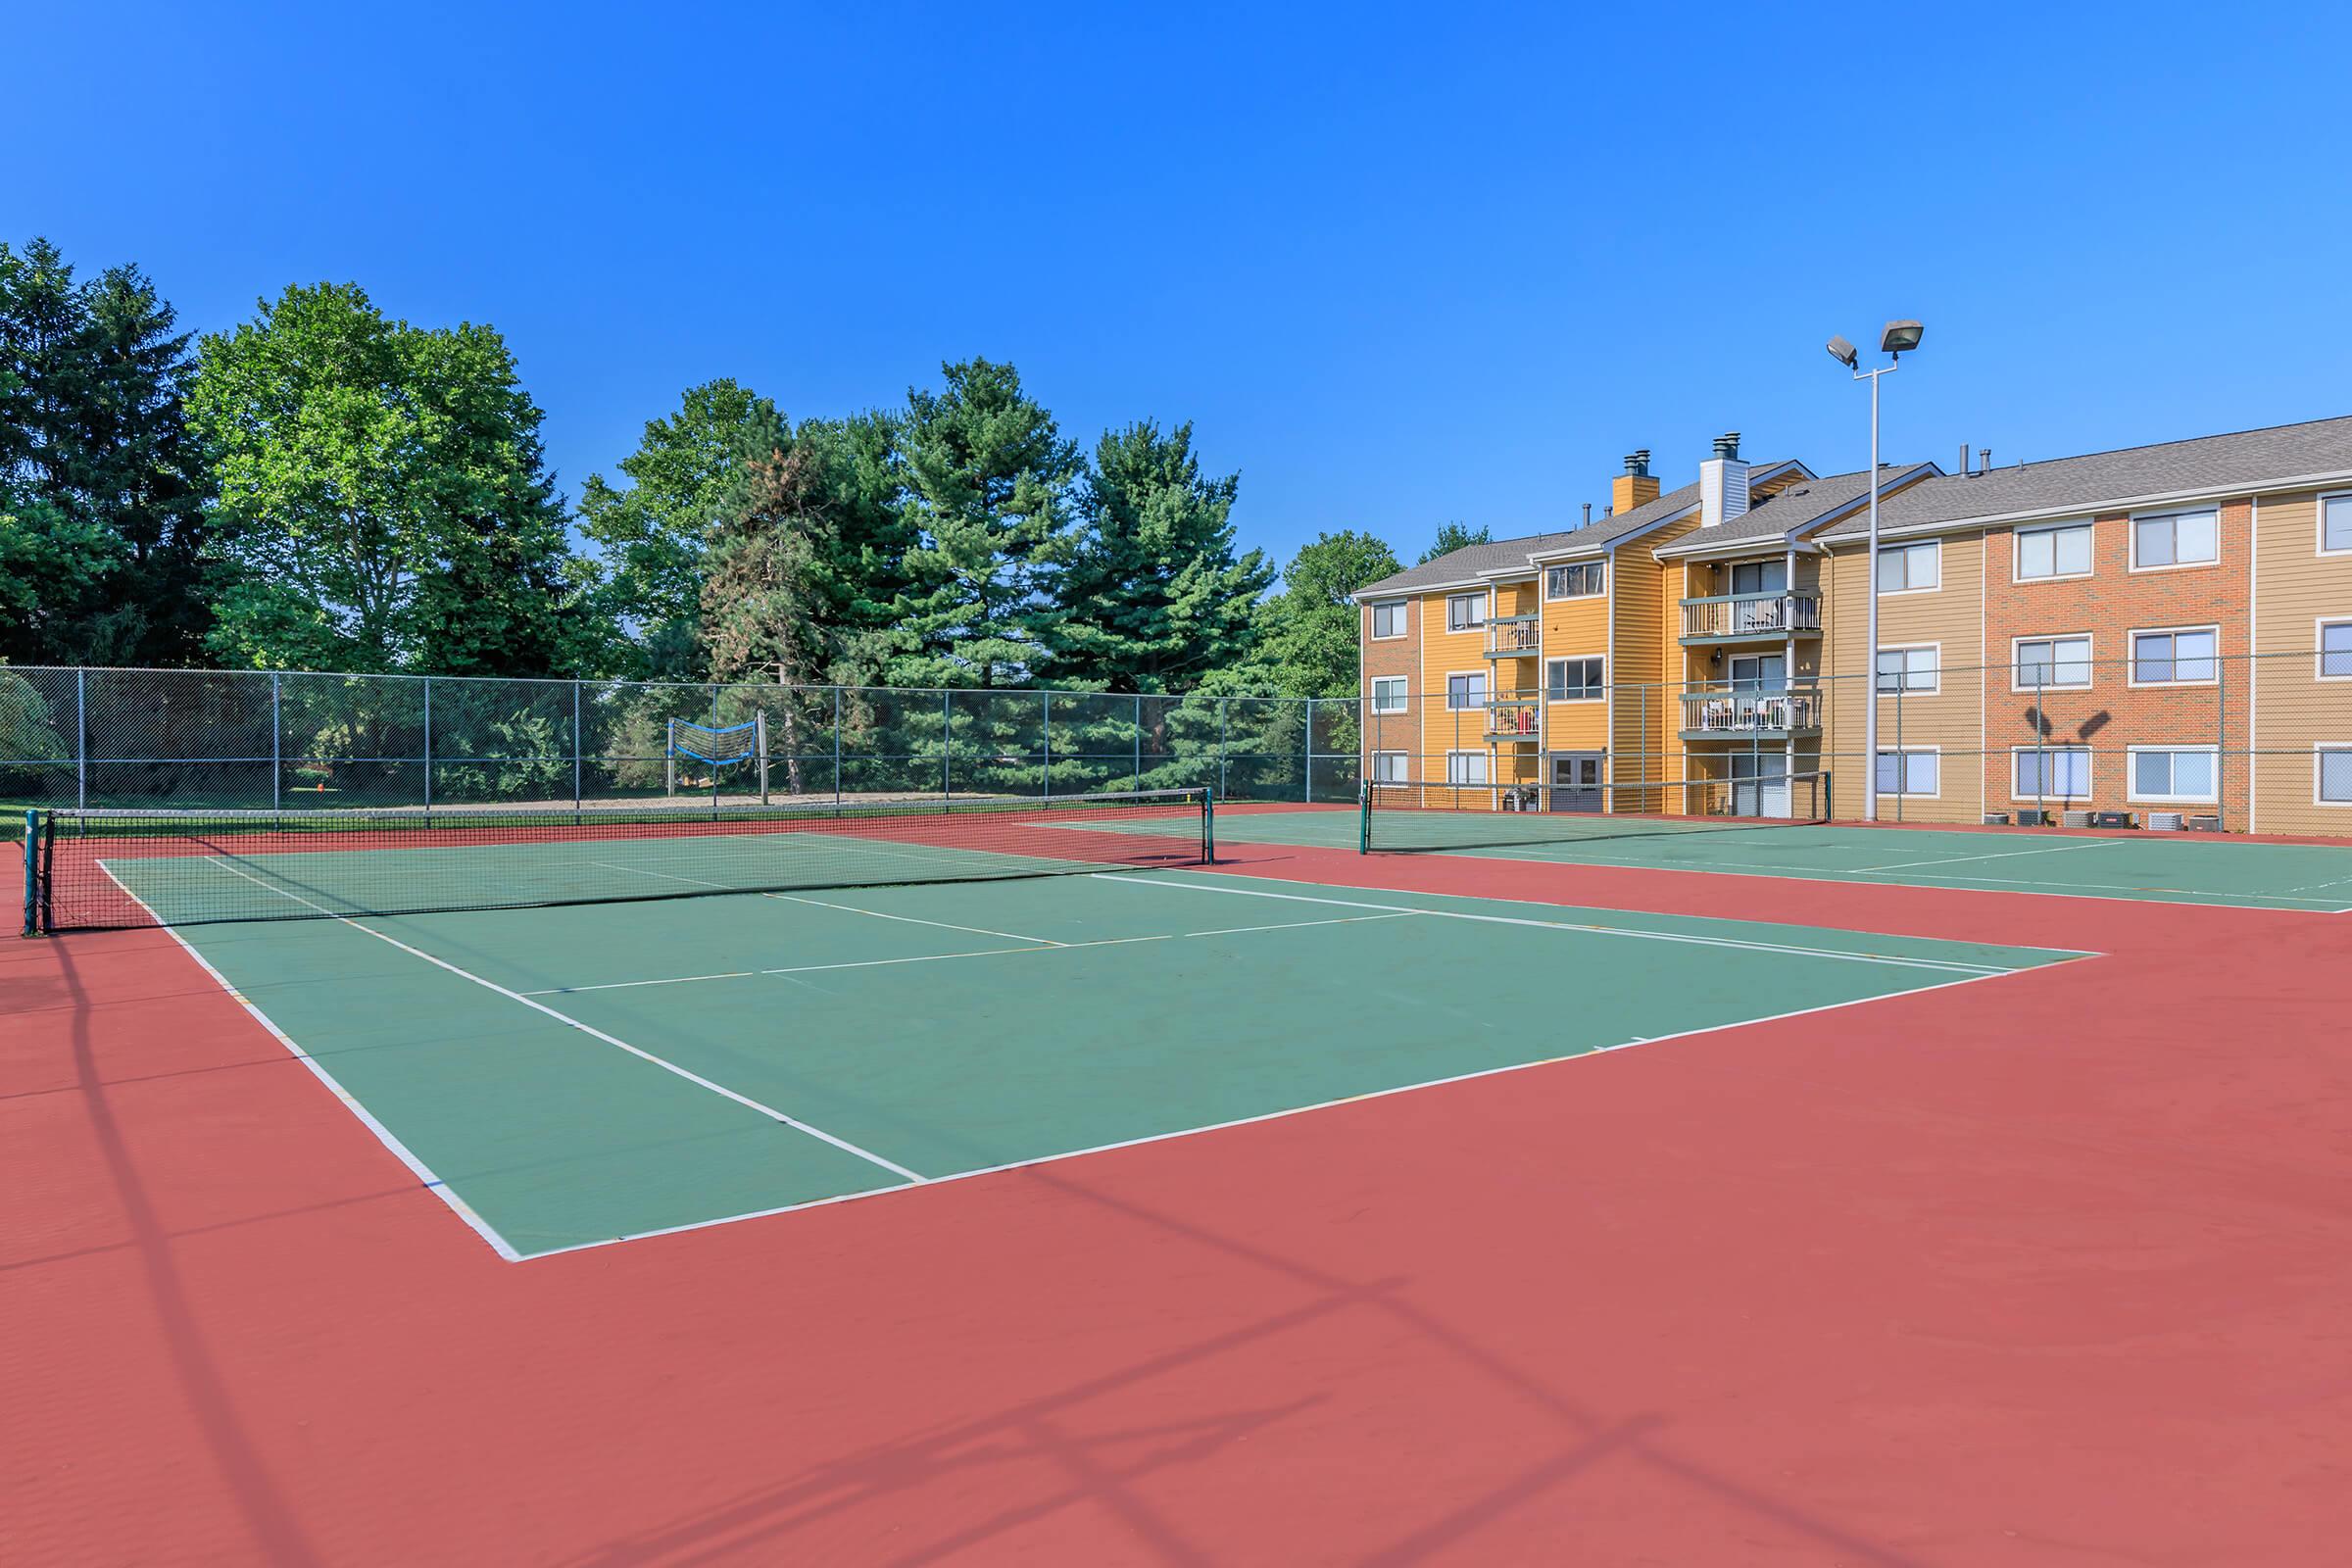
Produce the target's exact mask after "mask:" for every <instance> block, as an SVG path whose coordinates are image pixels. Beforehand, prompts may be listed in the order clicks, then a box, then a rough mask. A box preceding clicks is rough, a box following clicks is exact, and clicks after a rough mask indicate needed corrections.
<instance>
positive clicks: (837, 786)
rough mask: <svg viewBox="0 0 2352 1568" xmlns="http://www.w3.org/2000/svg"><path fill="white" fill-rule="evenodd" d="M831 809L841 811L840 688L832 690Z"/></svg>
mask: <svg viewBox="0 0 2352 1568" xmlns="http://www.w3.org/2000/svg"><path fill="white" fill-rule="evenodd" d="M833 809H835V810H839V809H841V688H840V687H838V686H836V687H834V688H833Z"/></svg>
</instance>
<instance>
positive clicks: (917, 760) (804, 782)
mask: <svg viewBox="0 0 2352 1568" xmlns="http://www.w3.org/2000/svg"><path fill="white" fill-rule="evenodd" d="M673 720H676V721H682V722H684V723H688V724H693V725H700V726H706V727H710V728H722V727H725V726H729V725H736V724H745V723H751V722H753V721H755V720H758V721H759V723H760V728H761V729H762V730H763V731H764V734H765V737H766V741H765V749H764V750H763V751H762V752H760V754H759V755H758V756H757V757H753V758H747V759H746V760H744V761H743V762H741V763H730V764H728V765H725V766H720V767H711V766H708V765H706V764H703V763H700V762H697V761H694V760H691V759H685V758H680V757H678V756H675V755H673V753H672V752H671V749H670V744H669V736H670V734H671V724H672V721H673ZM1359 741H1360V737H1359V731H1358V727H1357V720H1356V705H1355V704H1354V703H1353V702H1349V701H1345V700H1339V701H1327V700H1321V699H1302V698H1256V697H1166V696H1133V695H1119V694H1111V693H1103V692H1079V691H1048V690H1018V691H1005V690H975V689H964V688H955V689H946V690H935V689H934V690H915V689H907V688H881V687H859V686H784V685H776V684H768V683H741V684H678V683H659V682H637V681H566V680H502V679H485V678H474V677H464V676H413V675H338V674H320V673H314V672H308V671H303V672H295V671H269V670H177V669H107V668H75V667H57V666H0V802H6V803H10V804H14V805H19V806H53V807H66V806H72V807H77V808H91V807H134V808H135V807H166V808H237V809H274V810H289V811H290V810H299V809H310V808H320V807H342V808H349V807H354V806H427V807H441V806H447V807H452V808H456V807H462V806H466V805H515V804H528V803H540V802H564V803H571V804H575V805H585V804H589V803H595V802H621V801H639V800H646V799H650V798H658V797H662V796H664V795H666V794H669V793H671V792H673V791H676V792H690V793H695V794H699V795H704V796H710V797H713V798H720V799H746V798H751V799H756V798H759V796H760V780H761V776H762V774H764V775H765V778H766V781H767V792H768V793H769V794H771V795H774V796H779V797H784V798H795V797H800V798H810V797H823V798H830V799H832V800H836V801H845V800H853V799H926V798H931V799H938V798H953V797H957V796H965V795H1037V796H1053V795H1064V794H1089V793H1097V792H1102V791H1108V790H1132V789H1160V788H1191V787H1200V786H1208V787H1212V788H1214V789H1215V790H1216V791H1217V793H1218V794H1219V795H1221V796H1225V797H1227V798H1229V799H1235V800H1255V801H1297V802H1304V803H1330V802H1348V801H1352V800H1354V799H1355V797H1356V793H1357V782H1358V753H1359V751H1360V744H1359Z"/></svg>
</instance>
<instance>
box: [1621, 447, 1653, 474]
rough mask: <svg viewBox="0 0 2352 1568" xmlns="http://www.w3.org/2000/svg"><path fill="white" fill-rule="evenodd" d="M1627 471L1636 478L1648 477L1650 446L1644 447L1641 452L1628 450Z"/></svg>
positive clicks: (1626, 458) (1626, 456) (1626, 457)
mask: <svg viewBox="0 0 2352 1568" xmlns="http://www.w3.org/2000/svg"><path fill="white" fill-rule="evenodd" d="M1625 471H1626V472H1628V473H1630V474H1632V475H1634V476H1635V477H1636V478H1646V477H1648V474H1649V448H1647V447H1643V448H1642V450H1641V451H1639V452H1628V453H1627V454H1626V455H1625Z"/></svg>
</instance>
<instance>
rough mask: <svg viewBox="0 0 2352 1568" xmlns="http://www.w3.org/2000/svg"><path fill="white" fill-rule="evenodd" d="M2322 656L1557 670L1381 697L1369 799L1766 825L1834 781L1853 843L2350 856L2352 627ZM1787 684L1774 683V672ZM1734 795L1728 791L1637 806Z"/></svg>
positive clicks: (2166, 643)
mask: <svg viewBox="0 0 2352 1568" xmlns="http://www.w3.org/2000/svg"><path fill="white" fill-rule="evenodd" d="M2325 630H2326V631H2327V638H2326V640H2324V641H2323V642H2322V643H2321V644H2320V645H2318V646H2314V647H2309V648H2303V649H2298V650H2296V651H2294V652H2287V653H2271V654H2261V655H2254V656H2246V655H2232V656H2227V657H2225V656H2223V655H2221V654H2220V653H2219V652H2218V651H2217V641H2218V639H2217V638H2216V636H2215V635H2214V634H2213V633H2212V632H2211V631H2209V630H2193V629H2192V630H2190V631H2183V632H2141V633H2134V634H2133V635H2132V638H2131V648H2130V650H2129V651H2128V653H2126V654H2125V655H2123V656H2121V657H2117V656H2114V655H2112V654H2111V655H2109V656H2108V657H2105V658H2099V657H2094V651H2093V646H2092V641H2091V639H2089V638H2086V637H2050V638H2037V639H2023V640H2020V641H2019V642H2018V643H2017V645H2016V647H2015V649H2014V650H2013V656H2014V657H2013V658H2012V660H2011V661H2010V662H2006V663H2000V664H1991V663H1978V664H1966V665H1950V666H1947V665H1944V664H1943V663H1942V662H1941V660H1940V650H1939V649H1938V648H1936V647H1934V646H1933V645H1929V646H1922V647H1913V648H1892V647H1890V648H1887V649H1886V650H1885V651H1884V652H1883V653H1882V655H1881V658H1880V667H1879V670H1878V673H1877V677H1876V687H1877V694H1876V697H1875V701H1876V702H1877V705H1878V719H1879V734H1878V744H1877V754H1876V756H1875V758H1874V757H1873V755H1872V749H1871V747H1870V744H1869V742H1868V740H1867V739H1866V738H1865V737H1866V731H1865V715H1866V713H1867V711H1868V705H1869V704H1870V703H1871V702H1872V701H1873V700H1874V698H1873V695H1872V691H1871V687H1872V684H1873V681H1872V677H1870V676H1866V675H1851V676H1835V677H1833V676H1811V675H1806V674H1802V673H1800V674H1798V675H1796V676H1794V677H1788V678H1784V677H1781V676H1779V675H1778V674H1775V673H1767V674H1764V675H1759V676H1755V677H1752V678H1746V679H1726V680H1714V681H1702V682H1687V683H1680V684H1674V683H1643V684H1632V683H1628V684H1619V685H1603V684H1599V683H1597V682H1595V683H1593V684H1586V683H1585V681H1584V677H1586V676H1588V675H1596V674H1597V673H1598V666H1599V661H1597V660H1594V661H1585V660H1562V661H1553V662H1551V663H1550V665H1549V668H1550V671H1551V679H1550V681H1549V682H1548V683H1547V685H1545V686H1544V687H1540V688H1530V689H1525V690H1513V689H1509V688H1498V689H1491V688H1490V687H1488V686H1487V685H1484V684H1482V683H1481V682H1480V681H1479V680H1478V679H1477V677H1475V676H1472V677H1461V676H1456V677H1454V678H1452V679H1451V680H1450V681H1449V682H1448V686H1447V689H1446V690H1443V691H1432V692H1426V693H1423V692H1409V691H1406V690H1404V689H1403V687H1402V683H1401V682H1376V683H1375V685H1374V688H1373V692H1372V697H1371V701H1370V703H1369V704H1368V705H1367V707H1366V711H1365V713H1364V716H1363V723H1364V736H1365V739H1364V753H1365V759H1364V776H1365V777H1366V778H1367V779H1368V780H1371V781H1373V782H1375V783H1381V784H1392V785H1400V786H1410V787H1411V788H1412V789H1413V791H1414V792H1415V795H1416V798H1417V799H1419V800H1420V802H1421V804H1426V805H1432V806H1446V807H1454V808H1458V809H1523V810H1550V811H1582V810H1604V809H1606V810H1623V809H1643V810H1665V811H1675V810H1679V809H1682V808H1679V807H1677V806H1674V805H1671V804H1666V803H1670V802H1672V801H1674V800H1676V799H1678V798H1685V799H1703V800H1705V801H1707V802H1708V803H1710V804H1709V805H1708V807H1707V809H1708V810H1709V811H1710V812H1725V813H1730V814H1740V815H1758V816H1776V815H1782V814H1786V812H1787V811H1788V810H1789V799H1788V792H1787V789H1786V786H1785V785H1784V784H1781V783H1778V782H1776V781H1785V780H1787V779H1789V778H1802V777H1806V776H1810V775H1821V774H1826V775H1828V778H1829V780H1830V783H1829V785H1828V787H1827V788H1826V789H1825V790H1824V791H1823V801H1822V805H1823V808H1824V809H1826V811H1827V813H1828V814H1829V815H1830V816H1831V817H1832V818H1833V819H1840V820H1848V821H1853V820H1860V819H1861V818H1862V816H1863V814H1864V811H1865V788H1864V786H1865V781H1866V780H1870V779H1872V778H1873V776H1874V774H1875V782H1876V783H1877V786H1878V796H1879V800H1878V816H1879V819H1880V820H1882V821H1889V822H1894V821H1903V822H1929V823H1938V822H1940V823H1955V824H1958V823H1969V824H1975V823H2001V822H2006V823H2010V824H2027V825H2032V824H2039V823H2051V824H2060V825H2074V826H2099V825H2108V826H2133V827H2143V828H2175V827H2203V828H2209V829H2213V828H2218V829H2221V830H2225V831H2237V832H2259V833H2266V834H2283V835H2292V836H2334V835H2348V834H2352V622H2347V623H2345V624H2344V625H2343V626H2342V627H2340V628H2339V627H2328V628H2325ZM1775 662H1778V661H1777V660H1776V661H1775ZM1643 783H1657V784H1661V785H1663V784H1668V783H1686V784H1690V785H1694V786H1695V785H1698V784H1716V783H1722V784H1725V785H1726V786H1727V787H1725V788H1721V789H1705V790H1699V789H1695V788H1693V789H1690V790H1687V791H1683V792H1675V791H1669V790H1663V789H1661V790H1659V791H1658V792H1656V793H1655V795H1654V797H1652V796H1650V795H1645V794H1643V793H1642V792H1641V791H1639V790H1636V789H1628V788H1626V786H1629V785H1641V784H1643Z"/></svg>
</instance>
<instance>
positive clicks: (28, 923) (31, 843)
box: [25, 806, 41, 937]
mask: <svg viewBox="0 0 2352 1568" xmlns="http://www.w3.org/2000/svg"><path fill="white" fill-rule="evenodd" d="M40 929H41V813H40V810H39V809H37V808H35V807H30V806H27V807H26V808H25V935H26V936H28V937H29V936H37V935H38V934H39V933H40Z"/></svg>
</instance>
